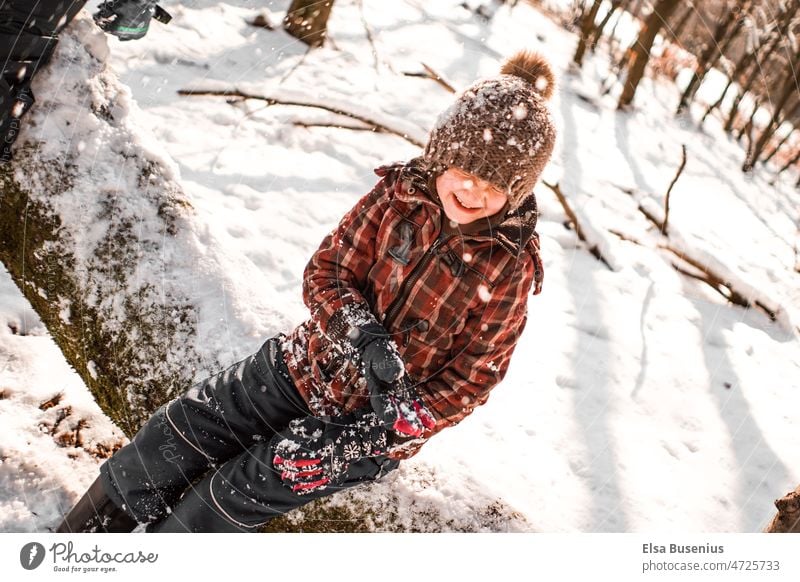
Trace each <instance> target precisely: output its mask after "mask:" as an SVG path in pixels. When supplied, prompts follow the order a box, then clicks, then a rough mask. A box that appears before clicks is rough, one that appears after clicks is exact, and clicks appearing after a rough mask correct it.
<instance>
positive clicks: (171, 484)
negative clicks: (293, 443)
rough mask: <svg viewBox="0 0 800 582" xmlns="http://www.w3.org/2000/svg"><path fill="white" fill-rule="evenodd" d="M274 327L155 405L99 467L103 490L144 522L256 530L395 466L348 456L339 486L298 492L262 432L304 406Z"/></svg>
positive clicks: (154, 528) (269, 432)
mask: <svg viewBox="0 0 800 582" xmlns="http://www.w3.org/2000/svg"><path fill="white" fill-rule="evenodd" d="M282 337H283V336H282V335H280V334H279V335H278V336H276V337H273V338H270V339H269V340H267V341H266V342H265V343H264V345H263V346H262V347H261V348H260V349H259V350H258V351H257V352H256V353H255V354H253V355H251V356H248V357H247V358H245V359H244V360H242V361H240V362H238V363H236V364H234V365H233V366H231V367H230V368H228V369H226V370H224V371H222V372H220V373H218V374H216V375H214V376H211V377H210V378H208V379H206V380H203V381H202V382H199V383H197V384H195V385H194V386H192V387H191V388H190V389H189V390H188V391H187V392H185V393H184V394H183V395H182V396H180V397H178V398H176V399H175V400H173V401H171V402H169V403H167V404H165V405H163V406H161V407H160V408H159V409H158V410H157V411H156V412H155V413H154V414H153V416H152V417H151V418H150V419H149V420H148V421H147V423H145V425H144V426H143V427H142V428H141V429H140V430H139V432H138V433H136V435H135V436H134V438H133V440H132V441H131V442H130V443H129V444H128V445H126V446H125V447H123V448H121V449H120V450H118V451H117V452H116V453H115V454H114V456H112V457H111V458H110V459H108V460H107V461H106V462H105V463H104V464H103V465H102V466H101V468H100V473H101V479H102V482H103V487H104V489H105V491H106V493H107V494H108V495H109V497H111V499H112V500H113V501H114V502H115V503H116V504H117V505H119V506H120V507H122V508H123V509H124V510H125V511H126V512H127V513H129V514H130V515H131V516H132V517H134V518H135V519H136V520H137V521H139V522H140V523H148V526H147V531H149V532H248V531H257V529H258V528H259V526H262V525H264V524H266V523H267V522H268V521H269V520H270V519H272V518H273V517H276V516H279V515H282V514H284V513H286V512H287V511H289V510H291V509H294V508H296V507H299V506H301V505H303V504H305V503H308V502H309V501H312V500H313V499H316V498H319V497H323V496H325V495H329V494H331V493H334V492H336V491H339V490H342V489H346V488H348V487H352V486H353V485H357V484H359V483H362V482H365V481H371V480H374V479H377V478H379V477H381V476H382V475H384V474H385V473H387V472H388V471H390V470H392V469H395V468H396V467H397V466H398V464H399V463H398V461H395V460H391V459H388V458H386V457H375V458H367V459H361V460H360V461H358V462H355V463H352V464H351V465H350V468H349V469H348V471H347V475H346V480H345V481H344V482H343V483H342V484H341V485H338V486H332V487H329V488H327V489H325V490H323V491H319V492H314V493H310V494H307V495H297V494H296V493H294V492H292V491H291V489H289V488H288V487H286V486H285V485H284V484H283V483H282V482H281V480H280V474H279V473H278V472H277V471H276V470H275V469H274V467H273V466H272V457H273V456H274V453H273V451H271V450H270V440H271V437H272V436H273V435H274V434H275V432H277V431H280V430H282V429H284V428H286V426H287V425H288V424H289V421H291V420H292V419H294V418H298V417H302V416H306V415H309V414H310V412H309V410H308V408H307V406H306V404H305V402H304V401H303V399H302V398H301V397H300V395H299V393H298V392H297V390H296V389H295V387H294V385H293V383H292V381H291V380H290V378H289V372H288V370H287V369H286V365H285V363H284V361H283V356H282V354H281V352H280V347H279V344H280V340H281V338H282Z"/></svg>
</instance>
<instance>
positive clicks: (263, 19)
mask: <svg viewBox="0 0 800 582" xmlns="http://www.w3.org/2000/svg"><path fill="white" fill-rule="evenodd" d="M247 24H249V25H250V26H255V27H257V28H266V29H267V30H275V25H274V24H272V21H270V19H269V16H267V13H266V12H261V13H259V14H256V15H255V17H254V18H253V20H248V21H247Z"/></svg>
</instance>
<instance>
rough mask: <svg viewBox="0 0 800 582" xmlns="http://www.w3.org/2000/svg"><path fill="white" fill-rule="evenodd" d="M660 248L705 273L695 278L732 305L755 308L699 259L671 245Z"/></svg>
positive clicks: (772, 314) (772, 316) (769, 313)
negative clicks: (725, 291)
mask: <svg viewBox="0 0 800 582" xmlns="http://www.w3.org/2000/svg"><path fill="white" fill-rule="evenodd" d="M658 248H660V249H664V250H667V251H669V252H671V253H672V254H673V255H675V256H676V257H678V258H679V259H681V260H682V261H684V262H685V263H688V264H689V265H691V266H692V267H694V268H695V269H697V270H698V271H700V272H701V273H703V278H701V277H695V278H696V279H699V280H701V281H703V282H705V283H707V284H708V285H709V286H710V287H712V288H713V289H714V290H715V291H717V292H719V293H721V294H722V296H723V297H725V298H726V299H727V300H728V301H730V302H731V303H734V304H736V305H740V306H742V307H752V306H753V304H752V303H751V302H750V301H749V300H748V299H747V298H746V297H745V296H744V295H743V294H741V293H740V292H738V291H737V290H736V289H734V288H733V285H731V283H730V282H729V281H726V280H724V279H723V278H722V277H721V276H720V275H718V274H717V273H714V272H713V271H712V270H711V268H710V267H709V266H708V265H704V264H702V263H701V262H700V261H698V260H697V259H695V258H693V257H691V256H689V255H687V254H686V253H685V252H683V251H681V250H678V249H676V248H675V247H673V246H672V245H670V244H660V245H658ZM722 289H726V290H727V294H726V293H724V292H723V291H722ZM756 304H757V305H758V306H759V307H761V308H762V309H764V306H763V304H760V302H758V301H756ZM764 310H765V311H766V312H767V315H769V316H770V319H772V320H774V319H775V314H774V313H773V312H771V311H769V310H767V309H764Z"/></svg>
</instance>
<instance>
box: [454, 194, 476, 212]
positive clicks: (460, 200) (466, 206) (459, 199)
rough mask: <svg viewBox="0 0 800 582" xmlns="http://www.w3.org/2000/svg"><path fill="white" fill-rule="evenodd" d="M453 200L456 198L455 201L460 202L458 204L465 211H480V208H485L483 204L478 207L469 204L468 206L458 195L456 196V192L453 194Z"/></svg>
mask: <svg viewBox="0 0 800 582" xmlns="http://www.w3.org/2000/svg"><path fill="white" fill-rule="evenodd" d="M453 198H455V199H456V200H457V201H458V203H459V204H460V205H461V206H463V207H464V208H465V209H467V210H478V209H480V208H483V205H482V204H478V205H477V206H470V205H469V204H467V203H466V202H464V201H463V200H462V199H461V197H460V196H459V195H458V194H456V193H455V192H453Z"/></svg>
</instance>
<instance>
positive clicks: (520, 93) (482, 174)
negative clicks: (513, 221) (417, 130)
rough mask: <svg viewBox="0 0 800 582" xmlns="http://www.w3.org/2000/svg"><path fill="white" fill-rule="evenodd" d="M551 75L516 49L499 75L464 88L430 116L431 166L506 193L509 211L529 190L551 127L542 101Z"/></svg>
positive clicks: (550, 141) (549, 144) (549, 145)
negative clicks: (457, 172) (433, 117)
mask: <svg viewBox="0 0 800 582" xmlns="http://www.w3.org/2000/svg"><path fill="white" fill-rule="evenodd" d="M554 84H555V78H554V76H553V71H552V69H551V68H550V65H549V64H548V63H547V61H546V60H545V59H544V57H542V56H541V55H539V54H537V53H532V52H527V51H521V52H519V53H517V54H516V55H514V56H513V57H511V58H510V59H508V60H507V61H506V62H505V64H503V66H502V68H501V69H500V75H498V76H497V77H490V78H488V79H482V80H480V81H477V82H476V83H474V84H473V85H472V86H471V87H468V88H467V89H465V90H464V91H463V92H462V93H461V94H460V95H459V96H458V97H457V98H456V100H455V102H454V103H453V104H452V105H451V106H450V107H449V108H447V109H446V110H445V111H444V112H442V114H441V115H439V118H438V119H437V121H436V125H435V127H434V128H433V130H432V131H431V134H430V136H429V139H428V145H427V146H426V147H425V152H424V154H423V157H424V159H425V161H426V162H427V163H428V164H429V166H430V167H431V168H433V169H435V171H437V172H438V171H444V170H446V169H447V168H449V167H456V168H459V169H460V170H463V171H465V172H469V173H470V174H473V175H475V176H477V177H478V178H481V179H483V180H486V181H487V182H489V183H491V184H492V185H494V186H497V187H498V188H500V189H502V190H504V191H505V192H506V194H507V195H508V199H509V200H508V203H509V206H508V208H509V211H512V210H515V209H516V208H518V207H519V205H520V204H521V203H522V201H523V200H524V199H525V197H526V196H528V195H529V194H531V193H532V192H533V187H534V186H535V185H536V182H537V180H538V179H539V175H540V174H541V173H542V170H543V169H544V166H545V164H547V161H548V160H549V159H550V155H551V154H552V152H553V145H554V143H555V138H556V131H555V127H554V126H553V123H552V121H551V120H550V113H549V111H548V109H547V105H546V101H547V100H548V99H549V98H550V96H551V95H552V94H553V89H554Z"/></svg>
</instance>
